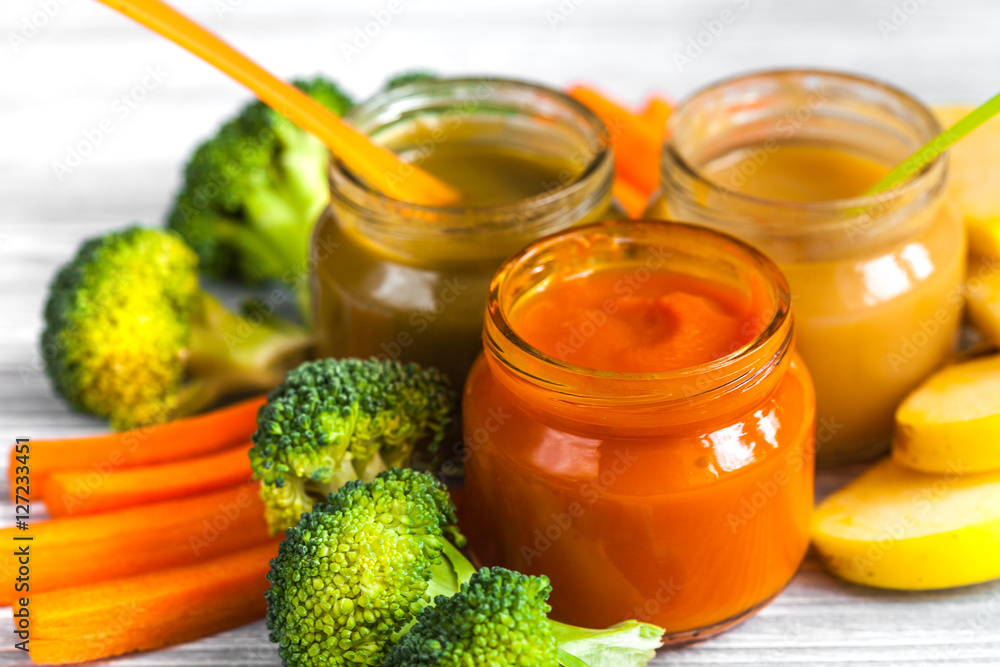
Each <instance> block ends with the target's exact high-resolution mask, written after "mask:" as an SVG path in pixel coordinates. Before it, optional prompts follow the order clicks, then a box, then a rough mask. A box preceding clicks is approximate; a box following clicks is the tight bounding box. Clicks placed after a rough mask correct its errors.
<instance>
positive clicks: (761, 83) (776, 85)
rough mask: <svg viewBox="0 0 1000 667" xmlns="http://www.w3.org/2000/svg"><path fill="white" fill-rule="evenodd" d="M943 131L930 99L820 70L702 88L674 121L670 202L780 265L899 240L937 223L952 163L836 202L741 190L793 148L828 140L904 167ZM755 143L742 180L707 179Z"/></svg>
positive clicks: (667, 178) (666, 181) (686, 216)
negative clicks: (712, 169)
mask: <svg viewBox="0 0 1000 667" xmlns="http://www.w3.org/2000/svg"><path fill="white" fill-rule="evenodd" d="M939 131H940V127H939V125H938V123H937V121H936V120H935V118H934V116H933V114H932V113H931V112H930V110H929V109H927V107H926V106H924V105H923V104H922V103H920V102H919V101H918V100H916V99H914V98H913V97H911V96H910V95H908V94H906V93H905V92H903V91H901V90H898V89H896V88H893V87H890V86H888V85H885V84H883V83H879V82H877V81H873V80H871V79H867V78H864V77H859V76H854V75H849V74H842V73H837V72H828V71H820V70H777V71H771V72H761V73H755V74H750V75H746V76H741V77H737V78H734V79H730V80H726V81H723V82H721V83H718V84H715V85H713V86H709V87H708V88H705V89H703V90H701V91H699V92H697V93H695V94H694V95H692V96H691V97H690V98H689V99H687V100H686V101H684V102H683V103H681V104H680V105H679V106H678V108H677V110H676V111H675V112H674V114H673V115H672V116H671V118H670V121H669V134H670V137H671V139H670V140H669V141H667V142H666V144H665V145H664V147H663V152H662V155H661V183H662V190H663V196H664V198H665V199H666V202H667V207H668V209H669V210H670V214H671V216H672V217H675V218H678V219H682V220H690V221H692V222H698V223H700V224H705V225H708V226H711V227H713V228H715V229H719V230H721V231H725V232H727V233H730V234H734V235H736V236H738V237H740V238H743V239H747V240H749V241H750V242H752V243H754V244H755V245H757V246H758V247H760V248H762V249H764V250H765V251H766V252H767V253H768V254H769V255H771V256H772V257H773V258H774V259H775V260H777V261H779V262H798V261H828V260H832V259H836V258H838V257H840V256H844V255H850V254H856V253H857V252H858V251H859V250H863V249H869V248H876V247H882V246H891V245H896V244H898V243H900V242H901V241H903V240H905V239H907V238H910V237H912V236H913V235H915V234H916V233H918V232H919V231H920V230H921V229H922V228H923V227H924V226H926V225H928V224H929V223H930V221H931V220H932V219H933V216H930V215H926V213H927V212H928V211H932V210H933V209H935V207H937V206H939V205H940V204H941V201H942V194H943V191H944V186H945V181H946V175H947V159H946V157H944V156H941V157H939V158H938V159H936V160H934V161H933V162H932V163H930V164H929V165H927V166H926V167H925V168H924V169H923V170H922V171H920V172H919V173H917V174H916V175H915V176H914V177H912V178H910V179H908V180H907V181H905V182H903V183H901V184H900V185H898V186H896V187H894V188H891V189H889V190H887V191H885V192H881V193H878V194H874V195H861V196H857V197H851V198H845V199H834V200H829V201H812V202H794V201H779V200H772V199H764V198H758V197H755V196H751V195H747V194H745V193H743V192H741V191H740V189H741V185H742V183H741V182H739V181H740V180H741V179H746V178H751V177H753V175H754V174H755V173H756V170H757V169H759V168H760V167H761V166H762V165H763V164H764V163H765V162H766V161H767V160H768V159H769V158H770V156H771V155H772V154H774V153H775V152H777V151H780V150H781V149H782V146H784V145H789V144H799V145H817V146H822V147H824V148H829V149H833V150H842V151H844V152H845V153H849V154H856V155H863V156H865V157H866V158H869V159H871V160H873V161H875V162H879V163H883V164H886V165H887V166H892V165H895V164H899V163H900V162H902V161H903V160H904V159H905V158H907V157H908V156H909V155H911V154H912V153H913V152H914V151H916V150H917V149H918V148H920V147H921V146H923V145H924V144H925V143H927V142H928V141H930V140H931V139H932V138H933V137H934V136H936V135H937V134H938V132H939ZM751 146H752V147H754V152H753V153H750V154H747V155H746V156H745V158H744V159H743V161H742V163H741V165H740V170H739V171H736V172H734V173H733V175H732V176H731V178H730V179H729V180H732V181H737V182H716V181H714V180H712V179H711V178H709V177H707V176H706V175H705V174H704V172H703V170H704V168H705V167H706V165H708V164H709V163H711V162H712V161H713V160H717V159H719V158H721V157H723V156H725V155H727V154H732V153H734V152H735V151H739V150H741V149H746V148H748V147H751ZM744 182H745V181H744Z"/></svg>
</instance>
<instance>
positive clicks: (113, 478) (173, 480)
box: [42, 443, 252, 517]
mask: <svg viewBox="0 0 1000 667" xmlns="http://www.w3.org/2000/svg"><path fill="white" fill-rule="evenodd" d="M250 447H252V444H251V443H246V444H243V445H240V446H239V447H233V448H231V449H227V450H224V451H222V452H219V453H217V454H210V455H208V456H202V457H199V458H196V459H186V460H183V461H178V462H177V463H161V464H158V465H149V466H138V467H136V468H125V469H123V470H116V471H113V472H111V473H110V474H108V475H107V476H103V475H101V474H99V473H98V472H97V471H94V470H65V471H56V472H54V473H52V474H51V475H49V478H48V480H47V481H46V482H45V486H44V490H43V492H42V499H43V500H44V501H45V506H46V507H47V508H48V510H49V514H51V515H52V516H54V517H64V516H70V515H80V514H92V513H94V512H104V511H107V510H112V509H120V508H122V507H129V506H132V505H144V504H146V503H151V502H158V501H161V500H170V499H171V498H183V497H185V496H191V495H195V494H199V493H206V492H208V491H216V490H218V489H224V488H226V487H230V486H235V485H237V484H240V483H242V482H249V481H250V475H251V470H250V458H249V456H248V455H247V452H249V451H250Z"/></svg>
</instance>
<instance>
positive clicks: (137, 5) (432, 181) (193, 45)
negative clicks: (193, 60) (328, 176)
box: [100, 0, 459, 206]
mask: <svg viewBox="0 0 1000 667" xmlns="http://www.w3.org/2000/svg"><path fill="white" fill-rule="evenodd" d="M100 2H103V3H104V4H105V5H107V6H109V7H111V8H112V9H117V10H118V11H119V12H121V13H122V14H125V15H126V16H128V17H130V18H132V19H134V20H136V21H138V22H139V23H141V24H142V25H144V26H146V27H147V28H149V29H150V30H153V31H154V32H157V33H159V34H161V35H163V36H164V37H166V38H167V39H169V40H171V41H172V42H174V43H176V44H179V45H180V46H182V47H184V48H185V49H187V50H188V51H190V52H191V53H193V54H195V55H196V56H198V57H199V58H201V59H202V60H204V61H206V62H208V63H211V64H212V65H215V66H216V67H218V68H219V69H220V70H222V71H223V72H225V73H226V74H228V75H229V76H231V77H233V78H234V79H236V80H237V81H239V82H240V83H242V84H243V85H245V86H246V87H247V88H249V89H250V90H252V91H253V92H254V93H256V95H257V97H259V98H260V99H261V101H262V102H264V104H266V105H268V106H269V107H271V108H272V109H274V110H275V111H277V112H278V113H280V114H281V115H282V116H284V117H285V118H287V119H288V120H290V121H291V122H293V123H295V124H296V125H298V126H299V127H301V128H302V129H303V130H305V131H307V132H310V133H311V134H313V135H315V136H316V138H318V139H319V140H320V141H322V142H323V143H324V144H326V145H327V147H328V148H329V149H330V150H331V151H333V153H334V155H336V156H337V157H339V158H340V159H341V160H343V161H344V163H345V164H346V165H347V166H348V167H349V168H350V169H351V170H352V171H354V172H355V173H356V174H358V175H360V176H361V177H362V178H364V179H365V180H366V181H368V183H370V184H371V185H372V186H373V187H375V188H376V189H377V190H379V191H380V192H383V193H385V194H387V195H389V196H391V197H394V198H396V199H401V200H403V201H408V202H412V203H415V204H426V205H431V206H447V205H449V204H454V203H456V202H457V201H458V199H459V194H458V192H456V191H455V190H454V189H453V188H451V187H450V186H448V185H446V184H445V183H442V182H441V181H439V180H438V179H436V178H434V177H433V176H431V175H430V174H428V173H427V172H425V171H423V170H421V169H418V168H417V167H416V166H414V165H411V164H408V163H406V162H403V161H402V160H400V159H399V157H398V156H397V155H395V154H394V153H392V152H391V151H388V150H386V149H385V148H383V147H382V146H379V145H377V144H374V143H372V141H371V139H369V138H368V137H367V136H365V135H363V134H361V133H360V132H358V131H357V130H355V129H354V128H353V127H351V126H350V125H348V124H347V123H345V122H344V121H343V120H341V119H340V118H339V117H338V116H336V115H334V114H332V113H331V112H330V111H328V110H327V109H326V108H325V107H324V106H323V105H322V104H320V103H319V102H317V101H316V100H314V99H312V98H311V97H309V96H308V95H306V94H305V93H303V92H302V91H301V90H299V89H298V88H296V87H295V86H293V85H291V84H289V83H286V82H284V81H282V80H281V79H279V78H277V77H276V76H274V75H273V74H271V73H270V72H268V71H267V70H265V69H263V68H262V67H261V66H260V65H258V64H257V63H255V62H253V61H252V60H250V59H249V58H247V57H246V56H245V55H243V54H242V53H240V52H239V51H237V50H236V49H234V48H233V47H232V46H230V45H229V44H227V43H226V42H224V41H223V40H222V39H220V38H219V37H218V36H216V35H214V34H212V33H211V32H209V31H208V30H206V29H205V28H203V27H201V26H200V25H198V24H197V23H195V22H194V21H192V20H191V19H189V18H188V17H186V16H184V15H183V14H181V13H180V12H178V11H177V10H176V9H174V8H173V7H171V6H170V5H168V4H166V3H164V2H161V1H160V0H100Z"/></svg>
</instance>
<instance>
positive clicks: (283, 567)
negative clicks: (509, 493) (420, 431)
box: [266, 468, 663, 667]
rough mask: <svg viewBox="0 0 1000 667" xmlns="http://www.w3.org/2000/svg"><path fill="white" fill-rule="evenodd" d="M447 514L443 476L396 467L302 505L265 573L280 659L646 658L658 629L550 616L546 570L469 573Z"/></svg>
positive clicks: (487, 661) (569, 662)
mask: <svg viewBox="0 0 1000 667" xmlns="http://www.w3.org/2000/svg"><path fill="white" fill-rule="evenodd" d="M455 523H456V522H455V506H454V504H452V502H451V498H450V497H449V496H448V492H447V490H446V489H445V488H444V486H442V485H441V484H440V483H439V482H437V481H436V480H435V479H434V477H433V476H431V475H429V474H427V473H422V472H416V471H414V470H409V469H406V468H392V469H390V470H387V471H385V472H382V473H379V474H378V475H377V476H376V477H375V479H374V480H373V481H371V482H361V481H358V480H355V481H351V482H347V483H346V484H345V485H344V486H342V487H341V488H340V489H339V490H338V491H336V492H335V493H332V494H331V495H330V497H329V499H328V501H327V502H325V503H322V502H320V503H317V504H316V505H314V506H313V509H312V511H311V512H308V513H306V514H304V515H302V519H301V521H300V522H299V524H298V526H296V527H294V528H291V529H289V530H288V532H287V533H286V534H285V539H284V541H283V542H282V543H281V547H280V548H279V550H278V557H277V558H275V559H274V560H272V561H271V571H270V572H269V573H268V580H269V581H270V582H271V588H270V590H269V591H268V592H267V593H266V596H267V627H268V629H269V630H270V631H271V634H270V639H271V641H272V642H275V643H277V644H278V652H279V654H280V655H281V659H282V662H283V664H284V665H285V667H312V666H313V665H329V666H331V667H339V666H348V665H350V666H354V665H358V666H360V665H384V667H466V666H470V667H471V666H473V665H475V666H477V667H478V666H481V665H482V666H486V667H491V666H493V665H496V666H501V665H502V666H506V665H525V666H527V665H531V666H533V667H534V666H541V665H556V664H562V665H565V666H566V667H611V666H617V665H621V666H623V667H639V666H640V665H645V664H646V663H647V662H649V660H650V659H651V658H652V657H653V654H654V652H655V650H656V648H657V647H658V646H659V645H660V640H661V637H662V635H663V630H662V628H658V627H656V626H654V625H649V624H647V623H639V622H637V621H627V622H625V623H621V624H619V625H616V626H613V627H611V628H608V629H606V630H589V629H585V628H577V627H574V626H569V625H564V624H562V623H557V622H555V621H552V620H549V619H548V613H549V611H550V607H549V605H548V603H547V600H548V596H549V591H550V586H549V581H548V579H547V578H545V577H529V576H525V575H521V574H518V573H516V572H511V571H509V570H504V569H502V568H493V569H484V570H480V571H479V572H478V573H477V572H476V571H475V569H474V568H473V566H472V564H471V563H469V561H468V560H467V559H466V558H465V556H463V555H462V554H461V552H460V551H458V548H457V547H461V546H462V545H463V543H464V538H463V537H462V536H461V534H460V533H459V532H458V529H457V527H456V525H455ZM431 600H433V603H431ZM428 605H432V606H428Z"/></svg>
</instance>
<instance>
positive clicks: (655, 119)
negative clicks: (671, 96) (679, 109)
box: [639, 95, 674, 130]
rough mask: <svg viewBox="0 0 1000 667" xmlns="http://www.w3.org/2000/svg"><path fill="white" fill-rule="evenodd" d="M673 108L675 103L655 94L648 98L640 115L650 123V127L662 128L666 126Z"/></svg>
mask: <svg viewBox="0 0 1000 667" xmlns="http://www.w3.org/2000/svg"><path fill="white" fill-rule="evenodd" d="M673 110H674V109H673V105H672V104H671V102H670V101H669V100H667V99H665V98H663V97H658V96H655V95H653V96H650V97H648V98H646V108H645V109H643V110H642V112H640V114H639V115H640V116H641V117H642V119H643V120H644V121H646V122H647V123H649V125H650V127H652V128H653V129H655V130H661V129H664V128H665V127H666V125H667V120H668V119H669V118H670V114H671V113H672V112H673Z"/></svg>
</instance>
